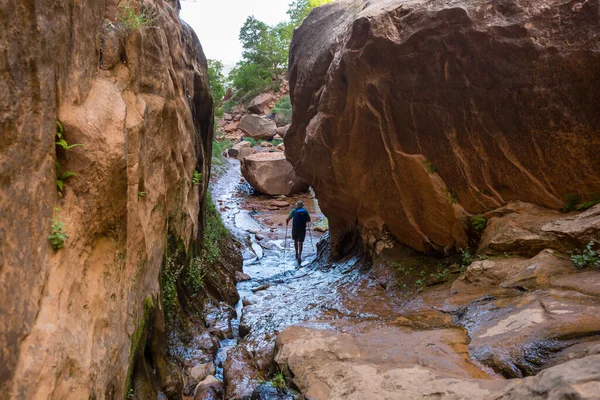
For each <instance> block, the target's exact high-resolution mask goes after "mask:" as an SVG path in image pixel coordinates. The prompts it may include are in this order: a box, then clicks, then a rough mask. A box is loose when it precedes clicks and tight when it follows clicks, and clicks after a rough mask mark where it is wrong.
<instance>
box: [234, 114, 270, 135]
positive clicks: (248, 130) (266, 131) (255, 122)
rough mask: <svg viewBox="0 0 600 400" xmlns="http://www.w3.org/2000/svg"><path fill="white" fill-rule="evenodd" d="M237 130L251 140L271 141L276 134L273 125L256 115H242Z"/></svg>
mask: <svg viewBox="0 0 600 400" xmlns="http://www.w3.org/2000/svg"><path fill="white" fill-rule="evenodd" d="M238 128H239V129H241V130H242V131H243V132H244V133H245V134H246V135H247V136H248V137H251V138H253V139H271V138H273V136H275V135H276V134H277V126H276V125H275V123H274V122H273V121H270V120H268V119H266V118H262V117H260V116H258V115H244V116H243V117H242V119H241V120H240V123H239V125H238Z"/></svg>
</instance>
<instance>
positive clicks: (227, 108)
mask: <svg viewBox="0 0 600 400" xmlns="http://www.w3.org/2000/svg"><path fill="white" fill-rule="evenodd" d="M234 106H236V102H235V101H233V100H227V101H226V102H225V103H223V111H224V112H226V113H230V112H232V111H233V107H234Z"/></svg>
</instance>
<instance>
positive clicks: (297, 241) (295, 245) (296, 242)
mask: <svg viewBox="0 0 600 400" xmlns="http://www.w3.org/2000/svg"><path fill="white" fill-rule="evenodd" d="M298 243H300V241H299V240H294V249H296V258H298Z"/></svg>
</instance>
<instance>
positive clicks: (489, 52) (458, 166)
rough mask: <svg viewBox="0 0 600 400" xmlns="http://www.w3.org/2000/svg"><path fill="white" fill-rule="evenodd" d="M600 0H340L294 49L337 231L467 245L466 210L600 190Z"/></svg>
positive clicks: (315, 179) (304, 168)
mask: <svg viewBox="0 0 600 400" xmlns="http://www.w3.org/2000/svg"><path fill="white" fill-rule="evenodd" d="M599 46H600V25H599V24H598V1H597V0H594V1H587V2H586V1H580V2H571V3H565V2H564V1H562V0H548V1H544V2H539V1H533V0H524V1H515V0H504V1H497V2H488V3H486V4H483V3H482V2H481V1H479V0H459V1H454V2H448V1H445V0H433V1H424V0H421V1H420V0H417V1H410V2H407V1H404V0H372V1H369V2H367V3H365V2H363V1H361V0H348V1H336V2H332V3H329V4H327V5H325V6H323V7H319V8H317V9H315V10H313V11H312V12H311V13H310V15H309V16H308V17H307V19H306V20H305V21H304V23H303V24H302V25H301V26H300V27H299V28H298V29H297V30H296V31H295V33H294V37H293V40H292V44H291V52H290V74H289V75H290V94H291V96H292V102H293V104H294V120H293V123H292V126H291V127H290V130H289V131H288V134H287V135H286V137H285V144H286V151H287V155H288V157H289V159H290V161H291V163H292V164H293V165H294V168H295V169H296V171H297V173H298V174H299V175H300V176H302V177H304V178H306V179H307V180H308V181H309V183H310V184H311V185H312V186H313V187H314V189H315V192H316V194H317V196H318V198H319V204H320V206H321V208H322V210H323V212H324V213H325V214H326V215H327V216H328V217H329V221H330V223H331V229H332V239H333V240H334V242H336V241H337V240H339V239H340V238H341V236H342V234H343V233H345V232H347V231H348V230H350V229H353V228H354V227H357V228H358V229H359V230H360V231H361V232H362V233H363V237H364V238H365V239H366V240H367V241H369V240H371V239H372V238H371V236H377V235H379V236H380V235H381V232H383V231H385V230H386V229H387V230H389V231H390V232H391V234H392V236H393V237H394V238H395V239H396V240H398V241H400V242H402V243H404V244H407V245H409V246H411V247H413V248H414V249H418V250H421V251H426V252H437V253H448V252H451V251H452V250H453V249H459V248H464V247H466V244H467V230H468V224H465V223H463V221H464V218H465V211H466V212H468V213H471V214H477V213H484V212H486V211H488V210H490V209H493V208H497V207H500V206H502V205H504V204H505V203H506V202H508V201H511V200H522V201H526V202H529V203H536V204H539V205H542V206H544V207H547V208H551V209H560V208H562V207H563V206H564V202H565V201H564V200H565V195H567V194H570V193H573V194H581V195H584V194H585V195H587V194H589V193H600V174H598V171H600V157H598V150H597V149H598V148H600V135H599V134H598V126H599V125H600V123H599V120H598V112H597V109H596V108H595V107H593V106H592V105H593V104H598V103H599V102H600V90H599V89H600V81H599V80H598V79H597V76H598V71H599V65H600V53H598V51H597V49H598V47H599Z"/></svg>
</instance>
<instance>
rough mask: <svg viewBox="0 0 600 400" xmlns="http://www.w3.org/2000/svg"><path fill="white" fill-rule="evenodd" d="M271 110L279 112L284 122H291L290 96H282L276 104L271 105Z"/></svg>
mask: <svg viewBox="0 0 600 400" xmlns="http://www.w3.org/2000/svg"><path fill="white" fill-rule="evenodd" d="M271 112H272V113H274V114H281V115H282V116H283V118H282V119H283V121H284V122H285V123H286V124H289V123H290V122H292V101H291V99H290V96H283V97H282V98H281V99H280V100H279V101H278V102H277V104H275V107H273V110H271Z"/></svg>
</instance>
